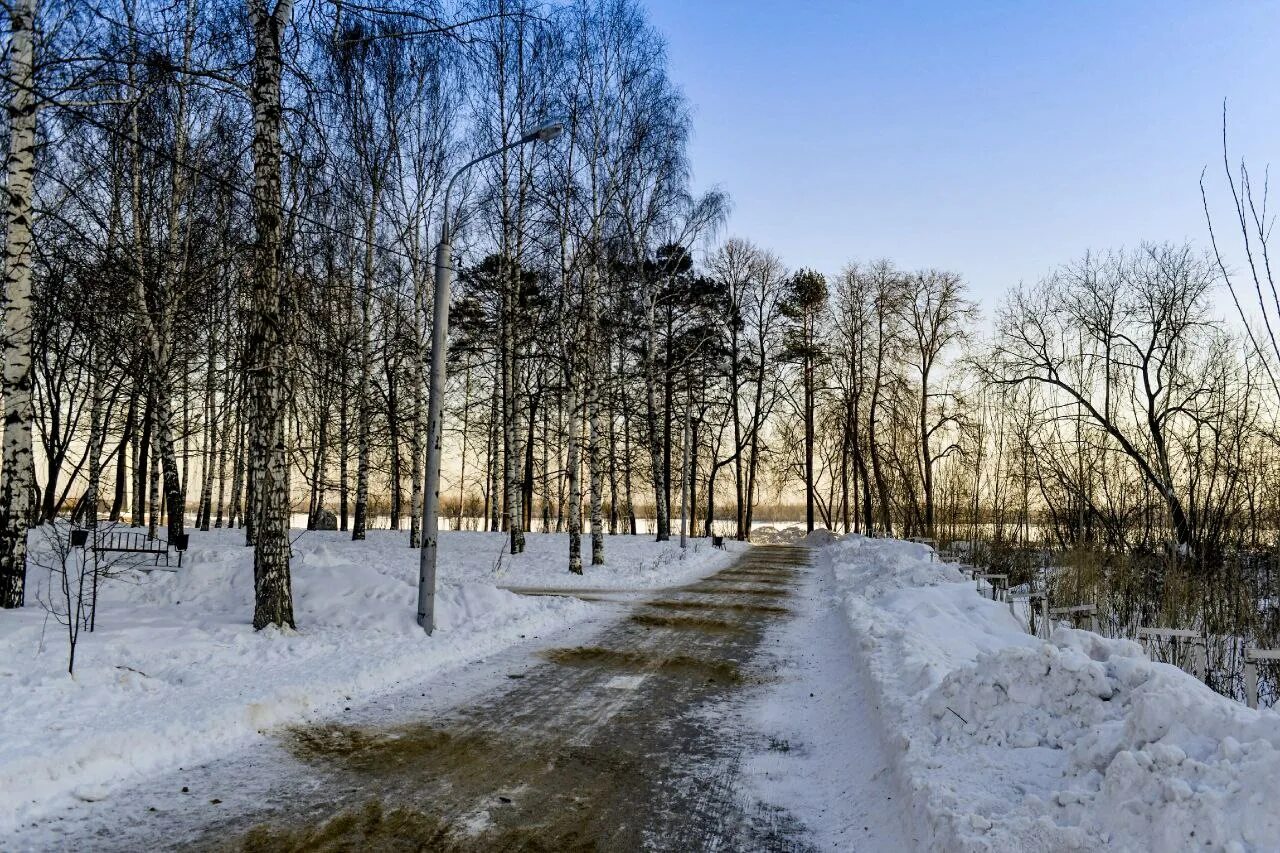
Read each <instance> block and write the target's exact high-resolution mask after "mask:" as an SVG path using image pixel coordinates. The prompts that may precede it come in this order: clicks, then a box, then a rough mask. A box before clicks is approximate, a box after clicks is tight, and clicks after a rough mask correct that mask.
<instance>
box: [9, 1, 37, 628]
mask: <svg viewBox="0 0 1280 853" xmlns="http://www.w3.org/2000/svg"><path fill="white" fill-rule="evenodd" d="M9 19H10V24H11V26H12V30H13V35H12V37H11V38H10V40H9V77H10V87H11V90H12V94H11V95H10V98H9V160H8V166H7V169H6V172H7V181H8V183H7V184H6V186H7V189H8V191H9V204H8V206H7V208H6V210H5V247H4V286H5V304H4V327H3V334H4V341H3V343H4V371H3V374H0V397H3V398H4V437H3V450H2V451H0V607H21V606H22V605H23V601H24V592H25V586H26V573H27V525H28V523H29V521H30V519H31V501H32V492H33V489H34V488H35V459H34V457H33V456H32V453H31V420H32V406H31V224H32V223H31V193H32V182H33V180H34V176H35V159H36V156H35V155H36V99H35V70H34V65H35V24H36V0H17V2H14V3H12V4H10V7H9Z"/></svg>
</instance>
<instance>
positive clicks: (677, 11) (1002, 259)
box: [646, 0, 1280, 303]
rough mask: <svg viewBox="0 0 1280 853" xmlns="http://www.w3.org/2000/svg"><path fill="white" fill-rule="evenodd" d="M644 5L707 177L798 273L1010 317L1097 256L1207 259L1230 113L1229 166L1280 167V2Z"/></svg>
mask: <svg viewBox="0 0 1280 853" xmlns="http://www.w3.org/2000/svg"><path fill="white" fill-rule="evenodd" d="M646 2H647V5H648V8H649V10H650V15H651V17H652V20H653V21H654V23H655V24H656V26H657V27H658V29H659V30H661V32H662V33H663V34H664V35H665V37H666V38H667V40H668V45H669V53H670V64H671V73H672V76H673V77H674V79H675V80H676V82H677V83H678V84H679V85H680V86H681V87H682V88H683V89H684V91H685V93H686V95H687V96H688V98H689V100H690V102H691V104H692V106H693V108H694V140H693V145H692V158H693V165H694V170H695V180H696V182H697V183H698V184H699V185H702V186H707V185H712V184H715V185H719V186H721V187H723V188H724V189H726V190H727V191H728V192H729V193H730V195H731V196H732V198H733V202H734V210H733V214H732V217H731V219H730V221H729V224H728V228H727V231H726V234H727V235H737V236H743V237H748V238H750V239H752V240H754V241H755V242H757V243H759V244H761V245H763V246H765V247H768V248H770V249H772V250H774V251H775V252H777V253H778V254H779V255H780V256H781V257H782V259H783V260H784V261H785V262H786V263H787V264H788V265H789V266H791V267H793V268H794V267H798V266H812V267H815V268H817V269H819V270H821V271H823V272H826V273H828V274H831V273H835V272H837V271H838V270H839V268H840V267H841V266H842V265H843V263H844V262H845V261H847V260H849V259H853V258H857V259H870V258H878V257H890V258H893V259H894V260H895V261H897V262H898V264H899V265H900V266H903V267H908V268H914V267H921V266H937V267H945V268H949V269H954V270H956V271H958V272H960V273H962V274H963V275H964V276H965V277H966V279H967V280H968V281H969V282H970V284H971V286H972V289H973V291H974V293H975V294H976V295H977V296H978V297H979V299H980V300H981V301H982V302H983V303H988V302H990V303H994V301H995V300H996V299H997V298H998V297H999V295H1000V294H1002V293H1003V292H1005V291H1006V290H1007V289H1008V288H1009V287H1010V286H1012V285H1014V284H1016V283H1017V282H1018V281H1020V280H1025V281H1028V282H1030V281H1033V280H1035V279H1038V278H1039V277H1041V276H1042V275H1043V274H1044V273H1045V272H1046V271H1047V270H1048V269H1049V268H1050V267H1052V266H1053V265H1055V264H1057V263H1060V262H1063V261H1067V260H1071V259H1073V258H1075V257H1077V256H1079V255H1080V254H1081V253H1083V252H1084V251H1085V250H1086V249H1090V248H1092V249H1106V248H1117V247H1121V246H1134V245H1136V244H1138V243H1139V242H1141V241H1143V240H1177V241H1181V240H1184V239H1191V240H1194V241H1196V242H1197V243H1201V244H1205V245H1207V232H1206V229H1205V225H1204V214H1203V211H1202V209H1201V202H1200V190H1199V183H1198V182H1199V176H1200V171H1201V169H1202V168H1203V167H1205V166H1209V184H1210V186H1211V188H1213V189H1214V190H1215V199H1214V202H1215V209H1216V210H1217V211H1218V212H1220V214H1221V216H1222V217H1226V216H1227V215H1228V210H1227V209H1226V208H1224V207H1222V206H1221V204H1220V202H1222V201H1223V199H1222V197H1221V193H1219V192H1217V190H1220V189H1223V188H1224V186H1225V185H1224V183H1223V178H1222V167H1221V136H1220V134H1221V111H1222V104H1223V99H1224V98H1225V99H1227V102H1228V110H1229V124H1230V134H1231V138H1232V147H1233V149H1234V154H1235V155H1236V156H1237V157H1238V156H1246V157H1247V158H1248V159H1249V160H1250V163H1251V166H1253V167H1256V172H1257V174H1258V175H1259V176H1260V175H1261V172H1262V167H1263V166H1265V165H1266V163H1267V162H1269V161H1275V162H1276V163H1277V165H1280V2H1244V0H1202V2H1189V0H1163V2H1157V0H1151V2H1141V3H1139V2H1071V1H1070V0H1056V1H1055V2H1047V0H1046V2H1029V0H1028V2H1021V3H1014V2H967V0H950V1H949V2H893V0H879V1H878V2H854V0H850V2H835V1H834V0H832V1H831V2H817V0H812V2H806V0H791V2H786V0H736V1H735V0H646ZM1259 183H1261V180H1260V178H1259ZM1224 225H1225V223H1224Z"/></svg>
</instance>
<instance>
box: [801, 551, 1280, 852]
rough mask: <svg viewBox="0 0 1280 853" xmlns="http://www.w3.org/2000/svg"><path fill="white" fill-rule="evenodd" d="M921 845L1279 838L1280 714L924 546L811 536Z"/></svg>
mask: <svg viewBox="0 0 1280 853" xmlns="http://www.w3.org/2000/svg"><path fill="white" fill-rule="evenodd" d="M819 559H820V560H821V561H823V562H825V563H826V564H827V565H828V566H830V567H831V569H832V571H833V572H834V576H835V580H836V583H837V585H838V587H839V592H840V595H841V597H842V603H843V607H844V610H845V613H846V615H847V617H848V619H849V624H850V627H851V628H852V630H853V634H854V637H855V639H856V641H857V643H858V644H859V646H860V648H861V651H862V653H863V654H864V656H865V660H864V663H865V665H866V667H867V671H868V673H869V675H870V682H871V684H872V685H873V689H874V691H875V692H876V694H877V695H876V697H875V698H876V701H877V703H878V704H879V706H880V715H879V724H880V726H881V727H882V734H883V736H884V738H885V742H886V743H887V744H888V745H889V747H890V751H891V753H892V758H891V761H892V764H893V765H894V769H895V772H896V779H897V783H898V786H899V789H900V791H901V792H902V794H903V795H904V797H905V799H906V801H907V806H908V808H909V810H910V812H911V822H912V823H913V824H914V826H913V834H915V836H916V838H917V839H918V841H919V842H920V845H921V849H938V850H944V849H945V850H1040V851H1051V850H1096V849H1109V850H1190V849H1201V850H1228V851H1266V850H1278V849H1280V714H1277V713H1276V712H1274V711H1255V710H1250V709H1249V708H1246V707H1244V706H1242V705H1239V704H1237V703H1235V702H1233V701H1231V700H1230V699H1226V698H1224V697H1221V696H1219V695H1217V694H1215V693H1213V692H1212V691H1211V690H1209V689H1208V688H1207V687H1205V686H1204V685H1203V684H1201V683H1199V682H1198V681H1197V680H1195V679H1194V678H1192V677H1191V676H1189V675H1187V674H1185V673H1183V672H1182V671H1181V670H1179V669H1176V668H1175V667H1172V666H1168V665H1165V664H1159V663H1152V662H1150V661H1149V660H1148V659H1147V658H1146V657H1145V655H1144V654H1143V652H1142V650H1141V648H1140V647H1139V646H1137V645H1136V644H1134V643H1131V642H1127V641H1118V640H1108V639H1104V638H1102V637H1099V636H1097V635H1095V634H1091V633H1088V632H1085V631H1075V630H1071V629H1067V628H1059V629H1058V630H1057V631H1055V633H1054V635H1053V641H1052V642H1051V643H1046V642H1044V641H1042V640H1038V639H1036V638H1034V637H1031V636H1029V635H1028V634H1026V633H1025V632H1024V631H1023V630H1022V627H1021V625H1020V624H1019V622H1018V621H1017V620H1016V619H1014V618H1013V617H1012V616H1011V614H1010V612H1009V609H1008V606H1007V605H1004V604H1000V603H997V602H993V601H990V600H988V599H985V598H983V597H981V596H980V595H978V594H977V592H976V591H975V589H974V585H973V583H972V582H971V581H967V580H965V579H964V578H963V577H962V576H961V575H960V573H959V572H958V571H956V570H955V569H953V568H950V567H948V566H945V565H942V564H939V563H937V562H933V561H932V560H931V555H930V549H929V548H928V547H926V546H923V545H917V544H913V543H907V542H899V541H894V540H884V539H865V538H862V537H860V536H850V537H846V538H845V539H843V540H841V541H838V542H835V543H833V544H831V545H829V546H827V547H826V548H824V549H822V551H821V552H820V555H819Z"/></svg>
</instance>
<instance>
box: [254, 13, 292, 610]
mask: <svg viewBox="0 0 1280 853" xmlns="http://www.w3.org/2000/svg"><path fill="white" fill-rule="evenodd" d="M248 3H249V19H250V21H251V22H252V24H253V40H254V55H253V86H252V89H251V98H252V101H253V173H254V174H253V176H254V182H253V183H254V202H253V207H254V220H255V223H256V225H257V244H256V246H255V253H254V254H255V260H256V263H255V267H254V271H253V284H252V288H253V290H252V297H251V299H250V304H251V306H252V316H251V317H250V322H249V335H248V340H247V350H248V352H247V358H246V365H247V370H248V373H249V376H248V382H249V392H250V398H251V401H252V405H251V407H250V414H251V417H252V420H251V421H250V424H249V432H250V442H249V443H250V447H251V454H250V455H251V464H253V460H260V461H259V462H258V463H257V476H258V479H257V480H256V482H255V483H254V493H255V498H256V500H255V501H254V504H255V505H254V506H252V507H251V511H252V512H254V513H256V515H257V519H256V521H257V524H256V530H255V541H254V552H253V582H254V584H253V585H254V612H253V627H254V628H255V629H261V628H265V627H266V626H268V625H275V626H277V627H282V626H284V625H288V626H289V627H291V628H292V627H294V621H293V593H292V590H291V585H290V575H289V495H288V480H287V475H288V469H287V464H288V460H287V455H286V452H285V414H286V408H287V406H286V403H287V392H288V388H287V386H286V377H285V375H284V368H285V358H284V355H285V354H284V347H285V335H284V329H283V325H284V311H283V310H282V307H283V306H282V302H283V298H282V297H283V287H284V282H283V276H282V275H281V269H282V266H283V250H282V230H283V228H282V224H283V223H282V216H281V188H280V183H281V182H280V171H281V165H280V163H281V146H280V128H281V115H282V106H281V91H280V80H281V75H282V67H283V63H282V61H281V54H280V42H281V36H282V35H283V33H284V31H285V29H286V28H287V27H288V25H289V17H290V14H291V12H292V7H293V3H292V0H277V2H276V5H275V8H274V9H269V8H268V2H267V0H248Z"/></svg>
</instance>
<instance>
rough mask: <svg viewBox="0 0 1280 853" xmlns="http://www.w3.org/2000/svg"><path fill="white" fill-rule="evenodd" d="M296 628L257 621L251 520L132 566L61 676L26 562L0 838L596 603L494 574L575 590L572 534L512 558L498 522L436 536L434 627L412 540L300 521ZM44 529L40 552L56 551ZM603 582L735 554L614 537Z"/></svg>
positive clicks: (8, 660)
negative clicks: (147, 565) (422, 620)
mask: <svg viewBox="0 0 1280 853" xmlns="http://www.w3.org/2000/svg"><path fill="white" fill-rule="evenodd" d="M294 536H295V541H294V545H293V553H294V556H293V560H292V568H293V591H294V613H295V618H296V621H297V624H298V630H297V631H296V632H295V631H287V630H286V631H277V630H275V629H267V630H265V631H261V632H255V631H254V630H253V629H252V627H251V625H250V624H249V623H250V620H251V618H252V614H253V552H252V549H249V548H246V547H245V546H244V536H243V533H242V532H241V531H231V530H222V531H211V532H208V533H201V532H195V533H193V534H192V538H191V550H190V551H189V552H188V553H187V554H186V557H185V559H184V561H183V562H184V567H183V568H182V569H180V570H178V571H177V572H173V573H170V572H152V573H149V574H146V573H142V572H135V571H131V572H127V573H126V574H124V575H123V576H121V577H119V578H115V579H112V580H110V581H107V582H106V583H105V585H104V587H103V589H102V593H101V597H100V601H99V606H98V614H97V630H96V631H95V632H94V633H93V634H90V633H88V632H87V631H85V632H83V633H82V634H81V636H80V644H79V646H78V648H77V652H76V674H75V677H74V678H71V677H69V676H68V675H67V673H66V662H67V658H66V652H67V640H66V634H65V629H64V628H62V626H60V625H59V624H57V622H56V621H55V620H54V619H52V618H49V617H48V616H47V615H46V613H45V610H44V609H43V608H42V607H41V606H40V605H39V604H38V600H39V599H44V600H45V601H49V600H50V589H49V582H50V577H49V574H48V572H47V571H46V570H41V569H38V568H36V567H35V565H34V561H33V565H31V566H29V569H28V601H29V604H28V606H27V607H25V608H22V609H21V610H18V611H8V612H4V613H0V694H2V695H3V696H4V713H3V714H0V835H2V834H3V832H4V827H5V826H6V825H8V824H10V823H12V822H15V821H19V820H22V819H24V818H27V817H30V816H34V815H36V814H39V813H41V812H45V811H47V810H49V809H50V808H53V807H56V806H58V805H59V804H62V803H65V802H67V797H68V795H74V796H77V797H79V798H81V799H101V798H102V797H104V796H107V795H108V793H109V792H110V790H111V789H112V788H113V787H115V786H116V785H119V784H121V783H122V782H124V781H127V779H128V778H129V777H131V776H137V775H139V774H145V773H150V772H154V771H159V770H163V769H167V768H169V767H173V766H178V765H182V764H184V763H187V762H195V761H200V760H204V759H207V758H210V757H212V756H214V755H217V754H219V753H220V752H222V751H225V750H226V749H228V748H231V747H234V746H237V745H241V744H243V743H245V742H247V741H249V740H250V739H252V738H255V737H259V736H261V733H262V732H263V731H264V730H266V729H268V728H270V727H273V726H277V725H281V724H284V723H290V722H296V721H298V720H300V719H304V718H308V717H313V716H316V715H320V714H326V713H332V712H334V711H341V710H342V708H343V707H344V706H345V705H350V704H352V703H353V702H356V701H360V700H361V699H362V698H364V697H365V696H367V695H368V694H370V693H373V692H376V691H379V690H386V689H389V688H392V687H394V686H395V685H397V684H400V683H403V682H412V681H413V680H415V679H422V678H426V677H429V676H431V675H433V674H435V673H438V672H440V671H442V670H445V669H448V668H452V667H456V666H459V665H462V664H465V663H467V662H469V661H473V660H476V659H478V658H481V657H484V656H487V655H490V654H493V653H495V652H497V651H500V650H501V649H503V648H505V647H508V646H510V645H511V644H513V643H516V642H519V641H521V640H523V639H526V638H528V637H533V636H535V635H537V634H538V633H540V632H545V631H549V630H555V629H558V628H561V627H564V626H567V625H568V624H571V623H572V622H574V621H576V620H579V619H582V618H585V617H586V616H588V615H590V614H591V613H592V612H595V611H594V609H593V605H589V604H587V603H585V602H582V601H579V600H576V599H572V598H568V597H558V596H523V595H517V594H515V593H512V592H509V591H507V590H504V589H501V588H499V586H500V585H515V584H522V585H543V586H545V585H548V584H552V583H558V584H560V585H562V586H568V587H572V586H581V585H583V581H584V578H581V577H577V576H573V575H569V574H568V572H567V571H566V570H565V567H566V562H567V556H566V554H567V537H565V536H554V535H547V536H544V535H530V536H529V537H528V545H529V548H528V551H527V552H526V553H525V554H522V555H519V556H518V557H516V558H515V560H512V559H511V558H510V556H509V555H508V556H507V557H506V558H505V559H503V560H500V559H499V554H500V552H501V549H502V544H503V541H504V537H503V535H502V534H483V533H446V534H444V535H443V536H442V537H441V556H440V575H439V588H438V592H437V598H436V616H437V626H438V627H437V630H436V632H435V634H434V635H433V636H432V637H426V636H425V635H424V634H423V632H422V630H421V628H419V627H418V625H417V623H416V619H415V613H416V609H417V608H416V603H417V578H418V552H417V551H416V550H413V549H410V548H409V547H408V546H407V534H405V533H391V532H383V531H371V532H370V534H369V538H368V540H366V541H364V542H352V541H351V540H350V534H347V533H338V532H331V533H319V532H317V533H306V534H303V533H301V531H295V532H294ZM40 537H41V533H40V532H36V533H33V534H32V544H33V546H35V547H34V549H33V550H35V551H37V553H39V552H40V551H42V550H43V551H46V552H47V548H42V547H41V545H42V543H41V542H40ZM606 555H607V557H608V558H609V561H610V563H609V565H607V566H605V567H599V568H595V569H593V568H591V567H589V566H588V567H587V569H586V571H587V575H586V580H587V581H588V582H590V583H595V584H596V585H597V586H601V587H608V586H610V585H614V586H623V587H627V588H635V587H637V586H644V585H648V586H654V585H659V584H663V583H665V582H667V581H669V580H671V579H673V578H674V579H677V580H679V579H687V578H688V577H690V576H691V575H696V574H698V573H703V574H706V573H709V572H711V571H714V570H715V569H716V568H718V567H720V566H722V565H724V564H726V563H727V562H729V561H731V560H732V557H731V555H729V554H726V553H725V552H723V551H719V550H713V549H711V548H710V547H709V546H703V547H702V548H700V549H697V550H696V551H695V550H694V549H693V548H690V549H688V550H686V551H685V552H683V558H682V554H681V552H680V549H679V547H678V544H677V543H674V542H670V543H653V542H650V541H648V540H647V539H646V538H641V537H636V538H632V537H610V539H609V543H608V550H607V552H606Z"/></svg>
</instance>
